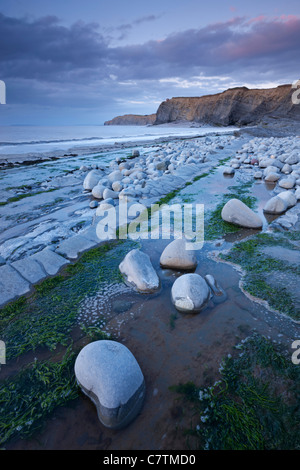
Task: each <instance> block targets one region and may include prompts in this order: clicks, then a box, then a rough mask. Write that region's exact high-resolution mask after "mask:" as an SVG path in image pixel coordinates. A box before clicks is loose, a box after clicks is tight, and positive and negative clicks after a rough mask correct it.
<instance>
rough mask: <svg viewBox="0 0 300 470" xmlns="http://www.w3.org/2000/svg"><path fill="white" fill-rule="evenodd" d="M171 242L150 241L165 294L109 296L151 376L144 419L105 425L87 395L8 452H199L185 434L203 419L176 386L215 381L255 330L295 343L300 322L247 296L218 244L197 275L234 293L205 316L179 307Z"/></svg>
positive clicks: (112, 324) (111, 325)
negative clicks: (165, 260)
mask: <svg viewBox="0 0 300 470" xmlns="http://www.w3.org/2000/svg"><path fill="white" fill-rule="evenodd" d="M167 243H168V241H159V242H155V243H153V242H149V241H148V242H144V244H143V250H144V251H146V252H148V253H151V259H152V262H153V265H154V267H155V268H156V269H157V272H158V274H159V276H160V280H161V289H160V291H159V292H157V293H155V294H152V295H142V294H137V293H135V292H134V291H129V292H126V293H125V294H124V293H123V294H122V293H121V294H119V295H112V297H111V298H110V299H107V301H108V304H107V309H108V310H113V305H116V303H117V305H118V306H120V305H121V304H123V306H124V309H126V307H129V308H128V310H126V311H124V312H121V313H118V314H116V315H113V316H112V319H111V320H110V321H109V322H108V324H107V326H106V328H105V330H106V331H107V332H110V333H111V334H113V336H114V337H116V339H117V340H118V341H121V342H122V343H123V344H125V345H126V346H127V347H128V348H129V349H130V350H131V352H132V353H133V354H134V356H135V357H136V359H137V361H138V362H139V364H140V366H141V369H142V371H143V373H144V376H145V381H146V390H147V391H146V399H145V403H144V406H143V408H142V411H141V413H140V414H139V416H138V417H137V418H136V419H135V420H134V421H133V422H132V423H131V424H130V425H129V426H128V427H126V428H125V429H123V430H120V431H112V430H108V429H106V428H105V427H104V426H102V424H101V423H100V422H99V420H98V418H97V413H96V408H95V406H94V405H93V404H92V402H91V401H90V400H89V399H88V398H87V397H86V396H84V395H83V394H80V398H79V399H77V400H75V401H74V402H72V403H70V404H69V405H68V406H65V407H62V408H59V409H57V410H56V411H55V412H54V413H53V414H52V416H51V417H50V418H49V419H48V420H47V422H46V423H45V426H44V428H43V430H42V432H40V433H38V435H35V436H34V438H32V439H30V440H19V441H18V440H14V441H11V443H9V445H7V446H6V448H7V449H36V450H38V449H52V450H54V449H58V450H59V449H70V450H75V449H78V450H188V449H189V448H192V449H193V448H194V447H193V446H194V445H195V443H193V442H192V441H191V440H189V442H188V440H187V438H186V436H185V435H184V431H185V430H186V429H189V428H190V427H191V426H193V427H195V426H196V425H197V424H198V422H199V417H197V416H195V415H194V414H193V413H194V412H193V409H192V408H191V405H189V404H188V403H186V402H184V401H182V399H181V397H180V396H179V395H177V394H176V393H175V392H174V391H171V390H170V389H169V387H170V386H173V385H178V384H180V383H186V382H189V381H191V382H194V383H195V385H197V386H199V387H200V386H201V387H206V386H211V385H213V384H214V382H215V381H216V380H218V379H219V378H220V373H219V367H220V364H221V362H222V359H223V358H224V357H225V356H227V355H228V354H233V353H234V349H233V347H234V346H235V345H236V344H238V343H239V342H240V341H241V340H242V339H244V338H246V337H247V336H249V335H250V334H251V332H253V331H254V330H256V331H257V332H259V333H261V334H264V335H266V336H270V337H271V338H272V339H275V340H277V341H278V340H279V339H280V342H282V343H283V344H286V347H287V348H288V347H289V346H290V343H291V338H292V337H293V333H294V331H296V330H297V325H296V324H295V323H294V322H292V321H291V320H289V319H288V318H284V317H282V316H281V315H277V314H275V313H274V312H271V311H269V310H268V309H266V308H265V307H264V306H263V305H261V304H259V303H256V302H253V301H252V300H250V299H249V298H247V297H246V296H245V295H244V294H243V293H242V291H241V290H240V288H239V281H240V279H241V274H240V273H238V272H237V270H235V269H234V268H233V267H232V266H230V265H228V264H224V263H220V262H216V261H215V260H213V259H210V258H209V257H208V256H207V255H208V252H211V250H212V248H213V246H208V247H207V249H206V250H202V251H201V252H199V253H198V261H199V263H198V267H197V269H196V272H197V273H199V274H201V275H202V276H204V275H205V274H208V273H209V274H212V275H213V276H214V277H215V278H216V279H217V280H218V281H220V283H221V285H222V287H223V288H224V290H225V291H226V293H227V296H228V298H227V299H226V300H225V301H224V302H223V303H221V304H215V303H214V302H213V300H211V301H210V303H209V305H208V306H207V307H206V308H205V310H203V311H202V312H201V313H199V314H197V315H187V314H182V313H179V312H177V311H176V309H175V308H174V306H173V305H172V302H171V298H170V290H171V286H172V283H173V282H174V279H175V277H177V276H179V275H181V273H179V272H174V271H170V270H163V269H160V267H159V257H160V253H161V250H162V249H163V246H165V245H166V244H167ZM117 301H120V302H121V303H118V302H117ZM120 310H122V309H120ZM278 335H279V336H278Z"/></svg>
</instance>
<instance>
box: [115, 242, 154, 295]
mask: <svg viewBox="0 0 300 470" xmlns="http://www.w3.org/2000/svg"><path fill="white" fill-rule="evenodd" d="M119 269H120V272H121V274H122V275H123V276H124V278H125V282H126V283H127V284H129V285H130V286H133V287H134V288H135V289H136V290H138V291H139V292H142V293H147V292H153V291H155V290H156V289H158V288H159V285H160V282H159V277H158V276H157V274H156V271H155V269H154V268H153V266H152V263H151V260H150V257H149V256H148V255H147V253H144V252H143V251H140V250H138V249H135V250H131V251H130V252H129V253H127V255H126V256H125V258H124V259H123V261H122V262H121V263H120V265H119Z"/></svg>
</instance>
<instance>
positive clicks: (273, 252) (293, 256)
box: [263, 246, 300, 265]
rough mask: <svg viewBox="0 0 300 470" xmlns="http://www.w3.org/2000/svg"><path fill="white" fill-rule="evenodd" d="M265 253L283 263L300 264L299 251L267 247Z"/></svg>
mask: <svg viewBox="0 0 300 470" xmlns="http://www.w3.org/2000/svg"><path fill="white" fill-rule="evenodd" d="M263 253H265V254H266V255H268V256H271V257H272V258H275V259H280V260H281V261H287V262H288V263H290V264H296V265H299V264H300V252H299V250H289V249H288V248H284V247H282V246H280V247H279V246H266V247H264V249H263Z"/></svg>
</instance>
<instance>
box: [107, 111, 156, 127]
mask: <svg viewBox="0 0 300 470" xmlns="http://www.w3.org/2000/svg"><path fill="white" fill-rule="evenodd" d="M155 119H156V114H146V115H144V116H140V115H139V114H125V115H124V116H116V117H115V118H113V119H111V120H110V121H105V123H104V125H105V126H148V125H149V124H150V125H151V124H153V123H154V121H155Z"/></svg>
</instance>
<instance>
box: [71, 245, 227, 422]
mask: <svg viewBox="0 0 300 470" xmlns="http://www.w3.org/2000/svg"><path fill="white" fill-rule="evenodd" d="M160 265H161V267H162V268H164V269H174V270H177V271H178V270H184V271H188V270H195V268H196V266H197V259H196V256H195V253H194V251H192V250H186V242H185V240H184V239H176V240H173V241H172V242H171V243H170V244H169V245H167V247H166V248H165V249H164V251H163V253H162V255H161V258H160ZM119 269H120V271H121V273H122V275H123V276H124V281H125V283H126V284H128V285H130V286H132V287H134V288H135V289H136V290H137V291H138V292H141V293H151V292H154V291H156V290H157V289H159V287H160V280H159V277H158V275H157V273H156V271H155V269H154V267H153V265H152V263H151V260H150V257H149V256H148V255H147V254H146V253H144V252H142V251H141V250H138V249H135V250H131V251H130V252H129V253H127V255H126V256H125V258H124V259H123V261H122V262H121V263H120V265H119ZM171 297H172V302H173V304H174V305H175V308H176V309H177V310H178V311H181V312H189V313H198V312H200V311H201V310H202V309H203V308H205V306H207V304H208V302H209V300H210V299H211V298H212V297H213V300H214V302H215V303H219V302H222V301H224V300H225V299H226V293H225V292H224V290H223V289H222V288H221V287H220V286H219V285H218V283H217V282H216V281H215V279H214V277H213V276H211V275H209V274H208V275H206V276H205V278H203V277H202V276H201V275H200V274H197V273H194V272H188V273H185V274H182V275H180V276H179V277H177V279H176V280H175V282H174V283H173V286H172V290H171ZM75 376H76V379H77V383H78V385H79V386H80V387H81V389H82V391H83V392H84V393H85V394H86V395H87V396H88V397H89V398H90V399H91V400H92V401H93V403H94V404H95V405H96V409H97V413H98V418H99V420H100V422H101V423H102V424H103V425H104V426H106V427H108V428H110V429H121V428H123V427H125V426H127V425H128V424H129V423H130V422H131V421H132V420H133V419H134V418H135V417H136V416H137V415H138V414H139V413H140V411H141V409H142V406H143V402H144V398H145V393H146V387H145V379H144V376H143V373H142V370H141V368H140V366H139V364H138V362H137V360H136V359H135V357H134V356H133V354H132V353H131V352H130V351H129V349H128V348H127V347H125V346H124V345H122V344H120V343H118V342H116V341H111V340H100V341H94V342H92V343H90V344H88V345H87V346H85V347H84V348H83V349H82V350H81V351H80V353H79V354H78V356H77V358H76V361H75Z"/></svg>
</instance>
